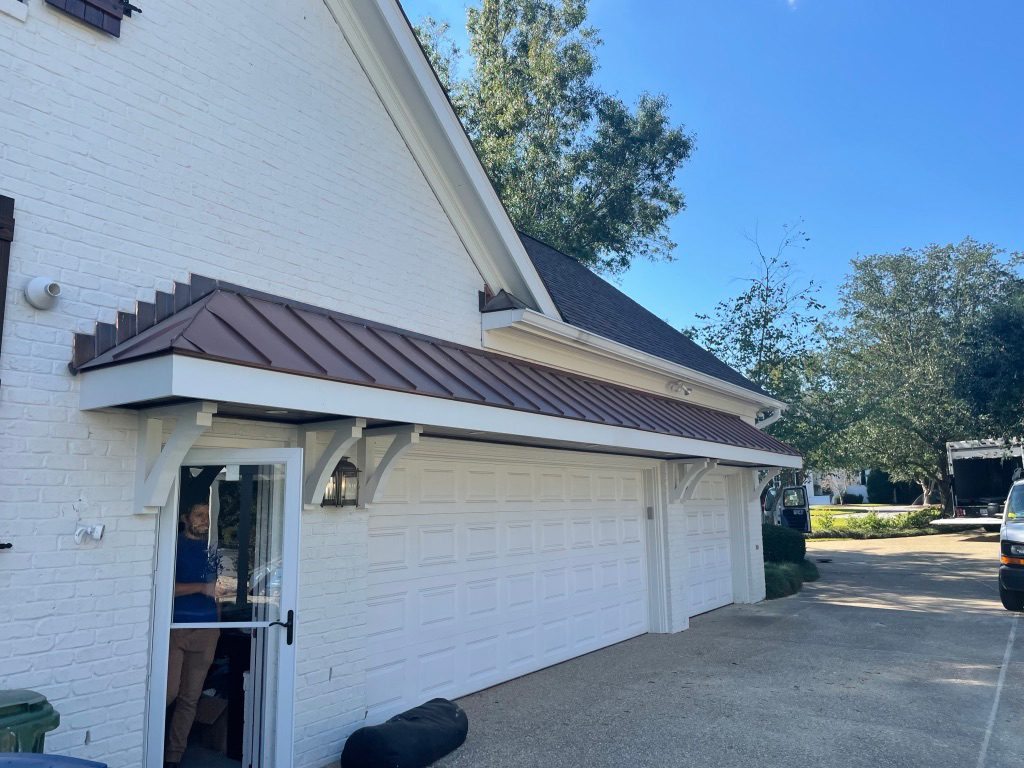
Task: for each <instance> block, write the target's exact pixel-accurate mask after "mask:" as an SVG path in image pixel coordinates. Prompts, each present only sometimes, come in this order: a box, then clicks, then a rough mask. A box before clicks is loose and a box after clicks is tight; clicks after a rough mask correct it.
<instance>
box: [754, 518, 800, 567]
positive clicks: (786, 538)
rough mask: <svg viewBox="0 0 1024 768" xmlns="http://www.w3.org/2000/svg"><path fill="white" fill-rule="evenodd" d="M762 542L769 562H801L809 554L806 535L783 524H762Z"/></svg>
mask: <svg viewBox="0 0 1024 768" xmlns="http://www.w3.org/2000/svg"><path fill="white" fill-rule="evenodd" d="M761 544H762V546H763V547H764V559H765V562H769V563H799V562H800V561H801V560H803V559H804V557H805V556H806V555H807V542H806V541H805V540H804V535H803V534H802V533H800V532H799V531H794V530H793V529H792V528H786V527H784V526H781V525H762V526H761Z"/></svg>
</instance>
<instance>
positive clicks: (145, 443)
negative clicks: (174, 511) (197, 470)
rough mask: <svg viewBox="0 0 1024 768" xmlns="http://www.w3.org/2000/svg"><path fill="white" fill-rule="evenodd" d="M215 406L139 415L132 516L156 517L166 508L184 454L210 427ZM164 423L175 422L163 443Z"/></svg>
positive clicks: (203, 404)
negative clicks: (169, 434)
mask: <svg viewBox="0 0 1024 768" xmlns="http://www.w3.org/2000/svg"><path fill="white" fill-rule="evenodd" d="M216 412H217V404H216V403H210V402H205V401H202V402H198V403H187V404H185V405H174V406H170V407H168V408H159V409H155V410H151V411H143V412H142V413H140V414H139V435H138V444H137V450H136V454H135V513H136V514H143V515H155V514H157V513H158V512H159V511H160V507H162V506H164V505H166V504H167V501H168V498H169V496H170V493H171V488H172V487H173V485H174V479H175V478H176V477H177V476H178V471H179V470H180V468H181V462H182V460H183V459H184V458H185V454H187V453H188V452H189V450H191V448H192V446H193V445H195V442H196V440H197V439H198V438H199V436H200V435H201V434H203V432H205V431H206V430H207V429H209V428H210V426H211V425H212V424H213V414H215V413H216ZM164 419H177V422H176V423H175V425H174V431H173V432H171V436H170V437H169V438H168V439H167V444H166V445H163V447H161V443H162V442H163V429H164Z"/></svg>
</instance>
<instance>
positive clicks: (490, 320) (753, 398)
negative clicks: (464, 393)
mask: <svg viewBox="0 0 1024 768" xmlns="http://www.w3.org/2000/svg"><path fill="white" fill-rule="evenodd" d="M482 328H483V331H484V339H483V345H484V346H485V347H486V346H488V344H487V335H486V332H487V331H492V330H499V329H514V330H518V331H522V332H524V333H528V334H531V335H533V336H541V337H543V338H546V339H550V340H553V341H557V342H559V343H562V344H570V345H572V346H575V347H578V348H581V349H584V350H586V351H588V352H591V353H596V354H598V355H601V356H602V357H607V358H610V359H613V360H616V361H618V362H624V363H627V364H629V365H633V366H636V367H638V368H643V369H644V370H647V371H653V372H654V373H659V374H663V375H664V376H667V377H669V378H678V379H685V380H687V381H691V382H693V383H694V384H700V385H701V386H702V387H706V388H707V389H710V390H712V391H714V392H718V393H720V394H723V395H728V396H729V397H734V398H737V399H740V400H743V401H744V402H747V403H753V404H754V405H757V406H760V407H762V408H773V409H775V410H777V411H783V410H785V409H786V408H787V407H788V405H787V404H786V403H784V402H782V401H781V400H776V399H775V398H772V397H768V396H767V395H759V394H757V393H756V392H753V391H751V390H749V389H746V388H744V387H740V386H738V385H736V384H730V383H729V382H727V381H722V380H721V379H716V378H715V377H714V376H709V375H708V374H706V373H701V372H699V371H695V370H694V369H692V368H687V367H686V366H684V365H679V364H678V363H673V362H670V361H668V360H665V359H663V358H660V357H657V356H655V355H652V354H649V353H647V352H642V351H641V350H639V349H634V348H633V347H629V346H626V345H625V344H620V343H619V342H617V341H612V340H611V339H607V338H605V337H604V336H598V335H597V334H596V333H591V332H590V331H584V330H583V329H582V328H577V327H576V326H574V325H569V324H568V323H564V322H562V321H561V320H554V319H552V318H550V317H546V316H545V315H542V314H540V313H539V312H534V311H532V310H529V309H505V310H501V311H500V312H485V313H484V314H483V318H482Z"/></svg>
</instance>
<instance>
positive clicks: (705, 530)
mask: <svg viewBox="0 0 1024 768" xmlns="http://www.w3.org/2000/svg"><path fill="white" fill-rule="evenodd" d="M713 480H714V482H711V483H707V481H705V482H704V483H702V484H701V492H700V493H699V494H698V496H702V497H703V498H701V499H698V500H697V501H696V502H695V503H691V504H690V505H688V508H687V509H686V516H687V520H686V540H687V548H686V552H687V560H688V563H687V570H686V576H687V583H688V585H689V590H688V593H689V614H690V616H696V615H697V614H699V613H704V612H706V611H710V610H713V609H714V608H721V607H722V606H725V605H729V604H730V603H732V602H733V595H732V560H731V557H730V552H731V549H730V541H729V509H728V504H727V502H726V501H725V487H724V481H720V480H719V479H718V478H713ZM705 483H707V484H705Z"/></svg>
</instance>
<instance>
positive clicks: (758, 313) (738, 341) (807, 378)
mask: <svg viewBox="0 0 1024 768" xmlns="http://www.w3.org/2000/svg"><path fill="white" fill-rule="evenodd" d="M801 225H802V222H801V221H797V222H796V223H794V224H790V225H785V226H783V228H782V235H781V237H780V238H779V240H778V241H777V243H775V245H774V249H772V248H766V247H765V246H763V245H762V240H761V237H760V235H759V233H758V232H757V230H755V232H754V233H753V234H749V233H744V236H745V238H746V239H747V240H748V241H749V242H750V243H751V245H752V246H753V248H754V252H755V254H756V257H755V259H754V262H753V274H752V275H751V276H750V277H748V278H744V279H743V280H742V284H743V285H744V286H745V287H744V289H743V290H742V291H740V293H739V294H737V295H736V296H735V297H733V298H731V299H727V300H725V301H720V302H719V303H718V304H716V305H715V308H714V309H713V310H712V311H711V313H710V314H702V315H697V321H698V324H697V325H694V326H692V327H690V328H684V329H683V332H684V333H686V334H687V335H689V336H690V337H691V338H693V339H694V340H695V341H697V342H698V343H699V344H701V345H702V346H703V347H704V348H705V349H707V350H709V351H710V352H712V353H714V354H715V355H716V356H718V357H719V358H720V359H722V360H724V361H725V362H727V363H728V364H729V365H731V366H732V367H733V368H735V369H736V370H738V371H740V372H741V373H742V374H743V375H744V376H746V377H747V378H748V379H750V380H751V381H753V382H754V383H755V384H758V385H760V386H761V387H763V388H764V389H765V390H767V391H768V392H769V393H771V394H772V395H774V396H775V397H776V398H778V399H779V400H781V401H783V402H785V403H787V404H788V405H789V409H788V410H787V411H786V417H785V418H784V419H782V420H781V421H777V422H776V423H775V424H773V425H771V426H769V427H768V431H770V432H771V433H772V434H773V435H775V436H776V437H778V438H779V439H781V440H784V441H785V442H788V443H790V444H791V445H793V446H794V447H796V448H797V449H799V450H800V451H801V452H802V453H804V454H805V456H807V457H812V456H814V454H815V452H816V451H817V448H818V446H819V445H820V444H821V443H822V442H823V441H824V440H825V439H827V438H828V437H829V436H830V435H831V434H832V432H833V428H832V426H831V422H832V420H833V419H834V418H835V416H836V407H835V402H834V401H835V397H834V392H833V390H832V388H831V385H830V382H829V380H828V376H827V371H826V368H825V366H824V362H825V357H824V356H823V354H822V349H823V342H824V340H825V339H828V338H831V336H832V335H833V334H832V332H831V331H830V330H829V327H828V325H827V322H826V320H827V318H826V316H825V315H824V313H823V310H824V307H823V305H822V303H821V302H820V301H819V299H818V295H819V286H818V285H817V283H815V281H814V280H803V279H801V278H800V277H799V276H798V275H797V273H796V272H795V271H794V270H793V267H792V265H791V263H790V261H789V254H790V253H791V252H792V251H794V250H798V249H801V248H803V247H804V245H805V243H806V242H807V241H808V240H809V239H810V238H808V236H807V233H806V232H805V231H804V230H803V228H802V226H801Z"/></svg>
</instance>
